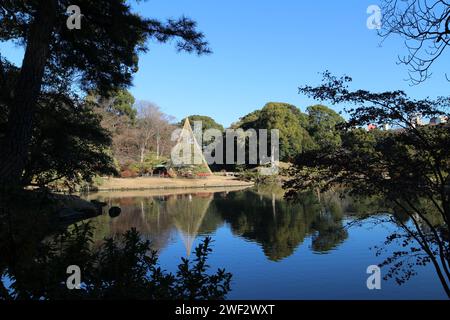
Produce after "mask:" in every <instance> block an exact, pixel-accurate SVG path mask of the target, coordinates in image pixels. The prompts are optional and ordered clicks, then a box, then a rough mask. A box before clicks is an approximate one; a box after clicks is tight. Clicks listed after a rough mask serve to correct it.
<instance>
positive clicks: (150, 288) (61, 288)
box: [0, 224, 231, 300]
mask: <svg viewBox="0 0 450 320" xmlns="http://www.w3.org/2000/svg"><path fill="white" fill-rule="evenodd" d="M36 247H37V248H36V249H35V251H34V252H33V253H34V254H35V256H32V257H29V258H30V259H27V263H28V264H27V265H20V266H18V265H16V266H15V267H13V268H11V269H6V270H3V276H7V277H9V278H11V279H12V283H11V285H10V287H9V288H8V289H5V290H4V291H3V292H2V293H3V294H2V295H0V299H21V300H23V299H26V300H28V299H31V300H43V299H45V300H60V299H87V300H91V299H95V300H97V299H143V300H170V299H177V300H179V299H190V300H194V299H202V300H205V299H215V300H217V299H224V298H225V296H226V294H227V293H228V292H229V291H230V281H231V274H230V273H227V272H225V270H223V269H219V270H218V271H217V272H216V273H213V274H208V269H209V266H208V264H207V259H208V255H209V254H210V252H211V251H212V250H211V239H210V238H206V239H205V240H204V241H203V243H201V244H200V245H199V246H198V247H197V248H196V249H195V258H194V259H193V260H192V261H189V260H187V259H182V262H181V264H180V265H179V266H178V271H177V272H176V274H172V273H168V272H166V271H164V270H163V269H161V267H159V266H158V254H157V252H156V251H152V250H151V249H150V242H149V241H143V240H141V238H140V235H139V233H138V232H137V231H136V230H135V229H131V230H130V231H127V232H125V233H124V234H123V236H121V237H116V238H108V239H106V240H105V242H104V243H103V244H102V245H101V246H100V247H98V248H94V247H93V246H92V228H91V227H90V226H89V225H88V224H84V225H81V226H77V225H75V226H74V227H73V228H71V229H69V230H68V231H66V232H64V233H62V234H59V235H56V236H54V237H53V238H52V239H51V240H48V241H45V242H42V243H39V244H37V245H36ZM69 265H78V266H80V268H81V281H82V283H81V288H80V290H68V289H67V287H66V279H67V277H68V275H67V273H66V269H67V267H68V266H69ZM3 281H4V280H3V279H2V280H1V281H0V282H3ZM1 287H2V288H5V286H4V284H3V283H2V286H1Z"/></svg>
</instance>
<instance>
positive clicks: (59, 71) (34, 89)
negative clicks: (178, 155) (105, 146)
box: [0, 0, 210, 187]
mask: <svg viewBox="0 0 450 320" xmlns="http://www.w3.org/2000/svg"><path fill="white" fill-rule="evenodd" d="M130 2H131V1H125V0H99V1H91V0H80V1H78V2H77V3H76V4H77V5H78V6H79V7H80V8H82V15H81V25H82V27H81V28H80V29H77V30H75V31H74V30H70V29H69V28H67V26H66V21H67V13H66V11H67V8H68V7H69V6H70V5H72V4H73V3H72V2H71V1H69V0H60V1H56V0H42V1H25V2H24V1H6V2H5V1H2V2H1V4H0V25H1V27H0V41H12V42H14V43H15V44H17V45H19V46H21V47H24V48H25V51H26V52H25V55H24V61H23V64H22V66H21V67H20V70H17V71H18V72H14V74H13V75H11V74H10V72H9V70H11V69H12V68H10V66H11V64H10V63H9V62H8V61H6V60H5V59H3V58H2V57H0V92H2V94H1V97H0V100H1V101H0V106H6V108H2V109H3V110H2V111H4V109H6V114H7V116H5V114H2V116H1V117H0V121H1V122H2V131H3V132H1V135H0V148H1V150H2V151H4V153H3V154H2V155H0V180H1V181H2V184H4V185H5V186H6V187H20V186H23V185H24V184H26V183H27V182H28V181H27V180H29V177H26V178H25V179H22V176H21V175H22V173H23V172H24V171H25V166H26V165H27V159H26V158H27V156H28V154H29V148H30V146H31V144H32V140H33V137H32V135H33V131H34V129H35V122H33V119H34V118H35V115H36V112H37V111H38V101H39V100H42V99H46V96H47V95H61V94H62V95H64V96H65V99H71V100H73V101H72V102H71V103H66V104H75V100H76V99H77V97H76V96H77V95H78V94H85V93H88V92H92V91H94V92H96V94H98V95H99V96H101V97H107V96H109V95H111V93H117V94H116V100H115V102H114V104H113V108H114V110H115V111H116V112H118V113H121V114H127V115H129V116H130V117H131V118H133V117H134V116H135V112H134V111H133V109H132V108H130V106H131V102H132V98H131V96H130V95H129V94H128V93H126V92H124V91H122V92H117V90H118V88H126V87H128V86H130V85H131V81H132V75H133V74H134V73H135V72H136V71H137V69H138V55H139V53H142V52H145V51H147V46H146V42H147V40H156V41H158V42H160V43H165V42H167V41H169V40H175V41H176V48H177V50H179V51H186V52H196V53H197V54H206V53H210V49H209V48H208V44H207V43H206V41H205V40H204V36H203V34H202V33H200V32H198V31H197V30H196V23H195V22H194V21H193V20H191V19H188V18H186V17H181V18H179V19H169V20H167V21H166V22H162V21H159V20H157V19H154V18H153V19H151V18H145V17H142V16H140V15H139V14H137V13H135V12H133V11H132V6H131V4H130ZM6 69H9V70H6ZM59 102H61V100H59ZM71 117H76V115H71ZM1 118H5V119H1ZM5 122H6V123H7V125H3V124H4V123H5ZM38 130H40V129H38ZM92 130H94V129H92ZM92 130H91V131H92ZM64 134H65V130H62V131H54V132H53V135H64ZM55 139H58V137H55ZM83 139H84V138H83V137H82V136H81V135H79V137H77V139H72V138H66V142H67V143H70V144H73V145H68V147H69V148H72V149H78V151H83V152H84V151H85V149H80V148H79V144H90V143H91V141H86V142H83V141H82V140H83ZM18 146H19V147H18ZM51 148H53V146H51ZM94 149H96V146H95V144H94ZM95 152H96V151H95ZM97 153H98V152H97ZM71 154H74V153H72V152H71ZM98 155H99V157H102V159H100V160H99V161H94V163H93V164H87V162H86V160H87V158H90V159H92V154H86V155H84V154H81V155H79V156H78V158H79V157H81V158H82V159H79V160H80V161H79V163H80V165H79V166H78V167H75V168H74V169H75V170H74V171H77V170H78V169H79V168H80V167H81V166H84V165H88V166H90V167H91V168H88V169H85V168H82V169H83V171H92V168H95V169H98V170H105V169H104V168H100V167H101V166H102V164H103V163H104V160H105V157H104V156H103V155H102V154H100V153H98ZM64 160H67V158H62V159H59V160H58V161H64ZM33 161H34V159H33ZM76 162H77V161H72V162H71V164H76ZM67 167H68V166H67ZM64 171H65V172H66V173H67V172H68V170H64ZM48 175H54V173H52V172H50V173H48ZM71 178H72V177H71ZM22 180H23V181H22Z"/></svg>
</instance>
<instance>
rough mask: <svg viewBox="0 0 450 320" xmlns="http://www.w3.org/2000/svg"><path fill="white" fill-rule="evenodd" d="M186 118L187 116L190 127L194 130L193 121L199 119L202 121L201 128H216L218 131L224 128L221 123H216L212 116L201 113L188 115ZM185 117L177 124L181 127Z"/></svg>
mask: <svg viewBox="0 0 450 320" xmlns="http://www.w3.org/2000/svg"><path fill="white" fill-rule="evenodd" d="M186 118H189V122H190V123H191V128H192V130H194V122H195V121H201V122H202V129H203V130H208V129H217V130H219V131H220V132H223V131H224V128H223V126H222V125H221V124H219V123H217V122H216V121H215V120H214V119H213V118H211V117H208V116H201V115H190V116H188V117H186ZM186 118H183V119H182V120H181V121H180V123H179V126H180V127H182V126H183V125H184V122H185V121H186Z"/></svg>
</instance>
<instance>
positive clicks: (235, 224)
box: [87, 187, 446, 299]
mask: <svg viewBox="0 0 450 320" xmlns="http://www.w3.org/2000/svg"><path fill="white" fill-rule="evenodd" d="M87 198H88V199H90V200H92V199H96V200H101V201H104V202H106V203H107V204H108V207H109V206H119V207H121V208H122V213H121V215H120V216H119V217H116V218H110V217H109V216H108V215H105V214H103V215H102V216H99V217H96V218H93V219H92V220H91V222H92V224H93V226H94V227H95V231H94V239H95V241H96V242H100V241H102V239H104V238H105V237H109V236H115V235H118V234H121V233H123V232H125V231H126V230H129V229H130V228H133V227H134V228H136V229H137V230H138V231H139V232H140V233H141V235H142V237H144V238H146V239H149V240H150V241H151V243H152V247H153V248H154V249H156V250H158V252H159V254H160V264H161V266H162V268H163V269H166V270H168V271H172V272H174V271H176V267H177V265H178V264H179V262H180V258H181V257H190V256H192V251H193V249H194V248H195V246H196V245H197V244H198V243H199V242H201V241H202V240H203V239H204V237H206V236H210V237H212V240H213V241H214V242H213V252H212V253H211V255H210V258H209V264H210V265H211V267H212V268H213V270H215V269H217V268H225V269H226V270H227V271H228V272H231V273H232V274H233V280H232V286H231V288H232V291H231V292H230V293H229V294H228V297H227V298H228V299H446V296H445V293H444V291H443V290H442V288H441V285H440V283H439V281H438V279H437V276H436V273H435V271H434V269H433V267H432V266H431V265H428V266H425V267H418V268H417V269H416V271H417V275H416V276H414V277H412V278H411V279H410V280H409V281H407V282H406V283H405V284H402V285H398V284H397V283H396V281H395V280H394V279H387V280H384V279H383V280H382V282H381V289H380V290H369V289H368V288H367V284H366V283H367V278H368V277H369V276H370V274H367V273H366V271H367V268H368V266H370V265H377V264H379V263H381V262H382V260H383V257H384V256H383V255H381V256H377V255H376V250H375V248H374V247H375V246H380V245H382V244H383V242H384V241H385V239H386V237H387V236H388V235H389V234H391V233H392V232H394V231H396V229H398V226H397V224H395V223H393V222H392V223H390V222H383V223H381V222H379V221H380V219H378V218H379V216H380V215H379V214H378V215H376V216H366V217H365V218H364V219H363V220H362V221H360V222H358V223H354V222H355V221H357V220H358V221H359V219H360V218H361V215H362V214H365V213H367V212H377V211H378V210H376V208H375V207H376V206H377V205H378V204H376V203H374V202H371V201H366V202H355V201H352V200H349V199H346V198H341V197H339V196H338V195H334V194H329V195H323V196H321V199H320V200H319V198H318V197H317V196H316V195H313V194H308V195H305V196H304V197H302V198H301V199H299V201H297V202H295V203H291V202H287V201H286V200H284V199H283V196H282V191H281V190H280V188H277V187H265V188H259V189H258V188H252V189H246V190H234V191H233V190H218V189H215V190H178V191H176V192H170V191H159V192H146V191H136V192H131V191H129V192H108V193H96V194H91V195H89V196H87ZM378 212H379V211H378ZM395 249H396V248H393V247H389V248H388V250H389V251H392V250H395ZM386 254H387V253H386ZM381 272H382V276H383V275H384V273H386V272H387V271H386V270H385V268H384V267H383V268H382V269H381Z"/></svg>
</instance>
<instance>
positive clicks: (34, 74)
mask: <svg viewBox="0 0 450 320" xmlns="http://www.w3.org/2000/svg"><path fill="white" fill-rule="evenodd" d="M55 18H56V1H55V0H41V1H40V6H39V8H38V10H37V12H36V16H35V19H34V21H33V22H32V23H31V25H30V29H29V32H28V37H27V39H26V41H27V46H26V50H25V55H24V58H23V62H22V68H21V70H20V74H19V78H18V81H17V84H16V86H15V88H14V92H13V97H12V103H11V105H10V111H9V115H8V124H7V129H6V134H5V137H4V138H3V141H1V142H0V145H1V149H2V152H1V153H0V184H1V185H2V186H3V187H9V186H12V187H14V186H18V185H20V184H21V177H22V173H23V170H24V168H25V164H26V161H27V155H28V149H29V144H30V140H31V134H32V131H33V118H34V114H35V110H36V102H37V99H38V97H39V94H40V91H41V85H42V78H43V76H44V70H45V65H46V63H47V59H48V54H49V48H50V40H51V34H52V30H53V27H54V23H55Z"/></svg>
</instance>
